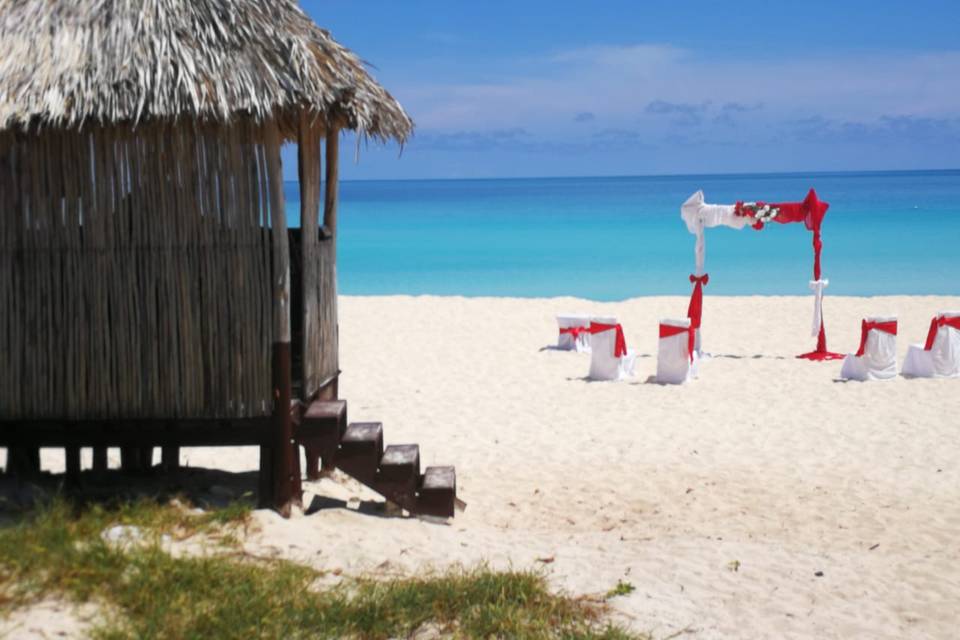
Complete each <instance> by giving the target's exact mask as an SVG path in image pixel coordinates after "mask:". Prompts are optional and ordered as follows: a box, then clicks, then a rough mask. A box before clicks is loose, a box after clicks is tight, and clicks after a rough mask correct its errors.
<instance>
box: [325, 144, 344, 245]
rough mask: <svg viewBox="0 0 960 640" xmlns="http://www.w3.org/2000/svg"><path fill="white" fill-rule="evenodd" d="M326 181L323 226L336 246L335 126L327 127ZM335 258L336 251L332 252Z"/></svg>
mask: <svg viewBox="0 0 960 640" xmlns="http://www.w3.org/2000/svg"><path fill="white" fill-rule="evenodd" d="M326 152H327V183H326V185H325V191H324V198H323V226H324V228H325V229H326V230H327V232H328V233H329V234H330V235H331V237H332V240H333V242H334V246H336V242H337V193H338V180H339V162H340V130H339V129H338V128H336V127H330V128H328V129H327V143H326ZM334 259H336V252H334Z"/></svg>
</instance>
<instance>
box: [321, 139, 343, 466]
mask: <svg viewBox="0 0 960 640" xmlns="http://www.w3.org/2000/svg"><path fill="white" fill-rule="evenodd" d="M326 161H327V167H326V169H327V174H326V184H325V185H324V188H325V190H324V199H323V227H324V230H325V231H326V233H327V234H328V236H329V239H328V240H326V242H329V243H330V248H329V252H328V255H327V256H325V261H326V262H325V265H326V266H325V268H326V269H329V270H331V271H332V273H331V274H329V276H326V277H325V280H324V283H325V284H326V285H327V289H326V290H325V291H324V294H325V295H326V298H327V299H326V300H324V304H325V305H327V308H328V309H329V315H327V316H326V318H328V322H329V323H331V324H332V325H333V326H332V327H327V330H328V331H327V335H328V340H330V341H331V342H332V343H333V344H332V345H330V346H329V349H325V350H324V352H325V353H326V354H329V355H328V356H327V358H328V359H329V360H332V362H325V363H324V365H325V367H326V368H325V370H324V374H325V375H326V376H330V375H332V376H334V377H333V379H332V380H331V381H330V382H328V383H327V384H326V385H325V386H324V388H323V389H322V390H321V393H320V396H319V399H321V400H336V399H337V398H339V397H340V394H339V391H338V378H337V376H338V375H339V371H340V369H339V360H340V357H339V348H340V347H339V345H338V341H339V336H340V328H339V326H338V323H339V320H338V318H339V315H338V313H337V200H338V192H339V191H338V190H339V167H340V129H339V128H338V127H337V126H336V124H335V123H331V124H330V125H329V127H328V128H327V140H326ZM324 467H325V468H329V465H326V464H324Z"/></svg>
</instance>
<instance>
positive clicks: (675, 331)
mask: <svg viewBox="0 0 960 640" xmlns="http://www.w3.org/2000/svg"><path fill="white" fill-rule="evenodd" d="M681 333H686V334H687V357H688V358H690V362H693V343H694V336H695V335H696V333H695V329H694V328H693V326H692V325H691V326H690V327H677V326H674V325H672V324H661V325H660V337H661V338H672V337H673V336H678V335H680V334H681Z"/></svg>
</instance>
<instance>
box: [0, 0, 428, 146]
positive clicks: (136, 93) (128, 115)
mask: <svg viewBox="0 0 960 640" xmlns="http://www.w3.org/2000/svg"><path fill="white" fill-rule="evenodd" d="M304 108H306V109H310V110H313V111H316V112H318V113H319V114H320V115H321V116H322V117H323V118H325V119H326V120H327V121H328V122H336V123H337V124H338V125H339V126H346V127H349V128H352V129H356V130H358V131H359V132H361V133H362V134H364V135H367V136H372V137H374V138H377V139H381V140H385V139H388V138H393V139H396V140H398V141H399V142H403V141H404V140H405V139H406V138H407V136H408V135H409V134H410V133H411V131H412V128H413V122H412V121H411V120H410V118H409V116H407V114H406V113H405V112H404V110H403V107H401V106H400V104H399V103H398V102H397V101H396V100H395V99H394V98H393V96H391V95H390V94H389V93H388V92H387V91H386V90H385V89H384V88H383V87H381V86H380V85H379V84H378V83H377V82H376V81H375V80H374V79H373V78H372V77H371V76H370V74H369V73H368V72H367V70H366V69H365V68H364V64H363V62H362V61H361V60H360V59H359V58H357V56H356V55H355V54H354V53H352V52H351V51H350V50H348V49H347V48H346V47H344V46H343V45H341V44H340V43H339V42H337V41H336V40H334V39H333V37H331V35H330V33H329V32H328V31H325V30H324V29H321V28H319V27H318V26H317V25H316V24H314V23H313V22H312V21H311V20H310V18H308V17H307V16H306V15H305V14H304V13H303V11H302V10H301V9H300V7H299V6H298V4H297V2H296V0H61V1H54V0H0V131H2V130H5V129H12V128H22V129H26V128H29V127H36V126H52V127H62V128H77V127H79V126H81V125H83V124H84V123H97V124H102V125H111V124H134V125H135V124H137V123H140V122H146V121H150V120H155V119H178V118H188V119H198V120H202V121H213V122H224V123H226V122H230V121H231V120H232V119H234V118H237V117H244V116H246V117H253V118H255V119H257V120H262V119H264V118H268V117H278V118H280V119H283V118H284V117H285V116H286V115H289V114H292V113H294V112H295V111H299V110H300V109H304Z"/></svg>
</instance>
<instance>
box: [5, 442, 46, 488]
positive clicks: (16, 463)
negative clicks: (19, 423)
mask: <svg viewBox="0 0 960 640" xmlns="http://www.w3.org/2000/svg"><path fill="white" fill-rule="evenodd" d="M7 475H15V476H17V477H18V478H20V479H23V480H28V479H31V478H35V477H36V476H38V475H40V447H28V446H19V447H9V448H8V449H7Z"/></svg>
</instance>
